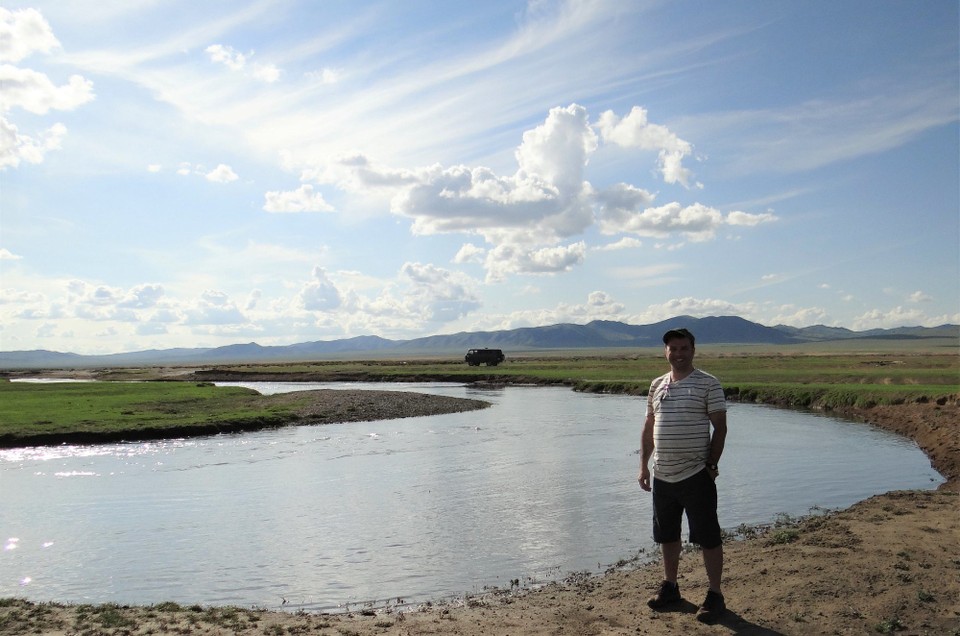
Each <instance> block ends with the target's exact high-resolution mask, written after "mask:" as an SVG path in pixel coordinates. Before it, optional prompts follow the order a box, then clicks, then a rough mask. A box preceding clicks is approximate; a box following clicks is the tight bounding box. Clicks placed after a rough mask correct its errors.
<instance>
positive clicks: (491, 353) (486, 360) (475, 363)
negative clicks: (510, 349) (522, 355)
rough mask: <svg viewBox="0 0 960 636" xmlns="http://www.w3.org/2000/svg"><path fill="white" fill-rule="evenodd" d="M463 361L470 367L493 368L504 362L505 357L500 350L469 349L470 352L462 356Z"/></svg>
mask: <svg viewBox="0 0 960 636" xmlns="http://www.w3.org/2000/svg"><path fill="white" fill-rule="evenodd" d="M463 359H464V361H466V363H467V364H469V365H470V366H471V367H479V366H480V365H481V364H486V365H487V366H488V367H495V366H497V365H498V364H500V363H501V362H503V361H504V360H506V359H507V356H505V355H503V351H502V350H500V349H470V351H467V355H465V356H463Z"/></svg>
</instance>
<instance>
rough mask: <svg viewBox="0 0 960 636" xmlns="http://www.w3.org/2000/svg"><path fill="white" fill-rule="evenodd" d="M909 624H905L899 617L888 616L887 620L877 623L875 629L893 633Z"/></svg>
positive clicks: (882, 632)
mask: <svg viewBox="0 0 960 636" xmlns="http://www.w3.org/2000/svg"><path fill="white" fill-rule="evenodd" d="M906 628H907V626H906V625H904V624H903V623H902V622H901V621H900V619H899V618H888V619H887V620H885V621H882V622H880V623H877V625H876V627H874V629H875V630H876V631H877V632H878V633H880V634H892V633H893V632H899V631H901V630H904V629H906Z"/></svg>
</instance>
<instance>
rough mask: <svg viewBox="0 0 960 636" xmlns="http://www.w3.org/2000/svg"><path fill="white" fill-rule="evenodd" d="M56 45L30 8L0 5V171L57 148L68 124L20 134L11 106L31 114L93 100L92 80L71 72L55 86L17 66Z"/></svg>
mask: <svg viewBox="0 0 960 636" xmlns="http://www.w3.org/2000/svg"><path fill="white" fill-rule="evenodd" d="M58 46H59V42H58V41H57V39H56V38H55V37H54V35H53V31H52V30H51V29H50V25H49V24H48V23H47V21H46V20H45V19H44V18H43V16H42V15H41V14H40V13H39V12H38V11H36V10H34V9H26V10H22V11H8V10H6V9H2V8H0V62H4V63H3V64H0V170H5V169H7V168H16V167H18V166H19V165H20V164H21V163H23V162H26V163H32V164H37V163H41V162H42V161H43V158H44V156H45V155H46V153H47V152H50V151H52V150H57V149H59V148H60V145H61V140H62V139H63V137H64V136H65V135H66V133H67V128H66V126H64V125H63V124H61V123H54V124H52V125H51V126H49V127H48V128H47V129H46V130H44V131H41V132H30V133H27V132H22V131H21V130H20V129H19V127H18V126H17V125H16V124H15V123H13V121H11V120H10V119H9V113H10V112H11V111H13V110H15V109H20V110H24V111H26V112H28V113H31V114H33V115H46V114H48V113H49V112H50V111H51V110H74V109H76V108H78V107H79V106H81V105H83V104H86V103H87V102H89V101H91V100H92V99H94V93H93V83H92V82H90V81H89V80H87V79H85V78H83V77H82V76H80V75H72V76H70V78H69V79H68V80H67V83H66V84H63V85H60V86H57V85H56V84H54V82H53V81H52V80H51V79H50V78H49V77H48V76H46V75H44V74H43V73H40V72H37V71H34V70H32V69H27V68H20V67H17V66H14V65H12V64H9V63H8V62H19V61H21V60H23V59H25V58H27V57H28V56H30V55H31V54H33V53H36V52H40V53H49V52H50V51H51V50H53V49H54V48H56V47H58Z"/></svg>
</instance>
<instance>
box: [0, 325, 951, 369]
mask: <svg viewBox="0 0 960 636" xmlns="http://www.w3.org/2000/svg"><path fill="white" fill-rule="evenodd" d="M681 326H682V327H687V328H688V329H690V330H691V331H692V332H693V333H694V334H695V335H696V338H697V344H776V345H790V344H802V343H807V342H825V341H832V340H851V339H867V338H871V339H876V338H880V339H901V340H909V339H921V338H952V339H953V340H954V341H957V342H958V343H960V325H941V326H939V327H901V328H897V329H871V330H868V331H851V330H849V329H844V328H840V327H826V326H823V325H816V326H812V327H802V328H798V327H788V326H786V325H777V326H775V327H767V326H764V325H761V324H758V323H755V322H750V321H749V320H745V319H743V318H739V317H737V316H709V317H705V318H694V317H691V316H678V317H675V318H671V319H669V320H664V321H661V322H657V323H653V324H649V325H630V324H626V323H623V322H615V321H609V320H594V321H593V322H589V323H587V324H585V325H577V324H556V325H548V326H544V327H524V328H520V329H508V330H502V331H475V332H461V333H455V334H449V335H438V336H427V337H424V338H415V339H412V340H389V339H386V338H381V337H379V336H358V337H354V338H345V339H341V340H321V341H316V342H304V343H299V344H292V345H285V346H261V345H259V344H257V343H255V342H251V343H248V344H234V345H227V346H223V347H214V348H192V349H191V348H181V349H154V350H146V351H134V352H129V353H113V354H106V355H81V354H76V353H60V352H56V351H46V350H33V351H0V369H8V370H9V369H38V368H46V369H51V368H83V367H123V366H158V365H184V366H194V365H205V364H234V363H258V362H260V363H265V362H276V363H279V362H302V361H307V360H318V359H325V358H326V359H336V358H343V357H347V356H358V355H363V354H371V353H375V354H377V355H383V356H392V355H404V354H424V355H426V354H432V355H439V354H457V355H462V354H463V353H464V352H465V351H466V350H467V349H472V348H480V347H490V348H497V349H503V350H504V351H505V352H506V353H507V354H508V355H509V353H510V352H511V351H514V352H516V351H537V350H550V349H597V348H613V347H660V346H661V337H662V335H663V333H664V332H665V331H667V330H668V329H671V328H674V327H681Z"/></svg>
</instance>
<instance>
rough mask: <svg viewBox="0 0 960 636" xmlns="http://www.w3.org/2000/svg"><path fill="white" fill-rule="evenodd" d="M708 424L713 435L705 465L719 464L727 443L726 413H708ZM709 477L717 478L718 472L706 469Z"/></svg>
mask: <svg viewBox="0 0 960 636" xmlns="http://www.w3.org/2000/svg"><path fill="white" fill-rule="evenodd" d="M707 417H708V418H710V423H711V424H712V425H713V435H712V436H711V437H710V454H709V455H707V464H713V465H715V464H719V463H720V456H721V455H723V445H724V443H725V442H726V441H727V412H726V411H714V412H713V413H708V414H707ZM707 470H708V471H709V472H710V476H711V477H713V478H714V479H716V478H717V475H718V474H719V472H717V471H713V470H710V469H709V468H708V469H707Z"/></svg>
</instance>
